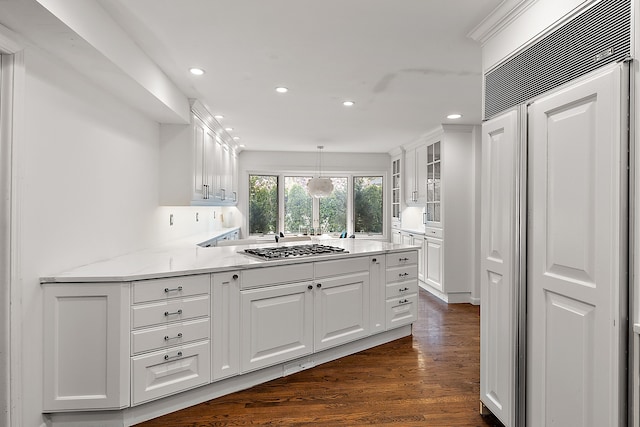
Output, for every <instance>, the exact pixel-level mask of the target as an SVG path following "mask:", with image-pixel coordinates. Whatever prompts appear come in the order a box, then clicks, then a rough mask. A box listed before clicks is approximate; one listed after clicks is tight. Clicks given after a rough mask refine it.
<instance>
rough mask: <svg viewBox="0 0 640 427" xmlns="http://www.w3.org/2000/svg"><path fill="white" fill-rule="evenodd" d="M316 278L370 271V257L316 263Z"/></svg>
mask: <svg viewBox="0 0 640 427" xmlns="http://www.w3.org/2000/svg"><path fill="white" fill-rule="evenodd" d="M315 269H316V275H315V277H316V278H320V277H331V276H341V275H344V274H349V273H356V272H358V271H369V257H360V258H347V259H338V260H333V261H319V262H316V263H315Z"/></svg>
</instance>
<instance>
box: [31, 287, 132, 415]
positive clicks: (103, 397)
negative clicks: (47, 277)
mask: <svg viewBox="0 0 640 427" xmlns="http://www.w3.org/2000/svg"><path fill="white" fill-rule="evenodd" d="M43 289H44V349H45V354H46V357H44V388H43V410H44V411H45V412H56V411H65V410H96V409H120V408H124V407H126V406H129V339H128V336H129V313H128V311H129V287H128V285H127V284H125V283H121V284H119V283H107V284H103V283H98V284H96V283H83V284H78V283H72V284H46V285H43ZM78 319H81V320H80V321H79V320H78ZM25 339H26V338H25Z"/></svg>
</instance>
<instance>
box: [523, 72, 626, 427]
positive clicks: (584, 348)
mask: <svg viewBox="0 0 640 427" xmlns="http://www.w3.org/2000/svg"><path fill="white" fill-rule="evenodd" d="M622 75H623V72H622V67H621V66H616V67H615V68H612V67H609V68H608V69H607V70H605V71H603V72H602V71H601V72H599V73H597V74H595V75H594V76H591V77H590V78H587V79H584V80H581V81H579V82H578V83H575V84H574V85H572V86H570V87H568V88H565V89H563V90H560V91H558V92H555V93H553V94H551V95H549V96H547V97H545V98H542V99H540V100H538V101H536V102H534V103H533V104H532V105H531V106H530V107H529V112H528V114H529V123H530V127H529V147H530V151H529V168H530V174H529V198H530V199H529V203H530V209H529V236H530V237H529V259H528V288H527V289H528V337H529V341H528V345H527V348H528V354H527V361H528V366H527V424H528V425H529V426H581V427H582V426H594V427H596V426H604V425H606V426H618V425H623V424H624V419H625V417H624V416H623V415H624V414H623V413H622V411H621V409H620V405H619V403H618V402H620V399H621V398H622V399H623V398H624V393H622V392H621V390H622V387H623V386H624V381H623V380H622V379H621V378H622V374H623V371H624V366H622V364H621V363H620V358H621V355H622V354H624V348H623V345H624V342H623V340H622V339H621V333H622V332H623V331H621V329H623V326H621V325H622V322H621V320H622V319H621V318H622V313H621V302H622V299H621V298H624V296H623V295H624V294H625V292H626V291H625V289H626V283H625V284H623V283H622V282H623V281H625V280H626V279H625V275H624V274H622V271H624V269H625V268H626V263H625V257H626V236H625V233H626V214H625V212H626V200H625V198H624V197H623V194H624V193H625V190H626V163H625V162H626V141H624V140H623V139H624V138H623V134H622V123H621V117H625V116H626V112H623V107H622V99H621V95H620V94H621V85H622V81H623V80H622ZM623 236H625V237H623Z"/></svg>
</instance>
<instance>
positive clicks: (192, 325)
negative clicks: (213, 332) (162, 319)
mask: <svg viewBox="0 0 640 427" xmlns="http://www.w3.org/2000/svg"><path fill="white" fill-rule="evenodd" d="M210 328H211V321H210V320H209V318H208V317H207V318H204V319H198V320H191V321H188V322H179V323H170V324H168V325H163V326H157V327H155V328H147V329H138V330H136V331H133V332H131V354H138V353H145V352H148V351H154V350H162V349H165V348H169V347H173V346H175V345H181V344H184V343H189V342H194V341H201V340H206V339H209V336H210Z"/></svg>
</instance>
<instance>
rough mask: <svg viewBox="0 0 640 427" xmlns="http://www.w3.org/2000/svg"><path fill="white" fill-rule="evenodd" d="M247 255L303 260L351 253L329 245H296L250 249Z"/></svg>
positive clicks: (265, 258)
mask: <svg viewBox="0 0 640 427" xmlns="http://www.w3.org/2000/svg"><path fill="white" fill-rule="evenodd" d="M244 253H245V254H246V255H251V256H253V257H256V258H260V259H263V260H267V261H269V260H276V259H283V258H301V257H308V256H314V255H331V254H339V253H349V251H347V250H345V249H343V248H338V247H336V246H328V245H319V244H316V243H314V244H311V245H295V246H274V247H270V248H250V249H245V250H244Z"/></svg>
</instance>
